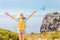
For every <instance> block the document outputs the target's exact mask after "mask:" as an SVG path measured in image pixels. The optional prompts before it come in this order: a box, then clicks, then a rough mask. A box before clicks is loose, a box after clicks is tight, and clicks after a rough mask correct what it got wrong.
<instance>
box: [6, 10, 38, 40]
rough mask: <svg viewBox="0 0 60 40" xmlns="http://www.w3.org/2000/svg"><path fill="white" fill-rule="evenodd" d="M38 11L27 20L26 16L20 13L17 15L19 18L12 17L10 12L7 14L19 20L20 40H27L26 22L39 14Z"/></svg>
mask: <svg viewBox="0 0 60 40" xmlns="http://www.w3.org/2000/svg"><path fill="white" fill-rule="evenodd" d="M37 11H38V10H35V11H33V12H32V13H31V14H30V15H29V16H28V18H26V17H25V16H24V14H23V13H20V14H18V15H17V18H15V17H13V16H12V15H10V14H9V13H8V12H5V14H6V15H7V16H9V17H11V18H12V19H14V20H17V22H18V36H19V40H24V39H25V27H26V25H25V24H26V21H27V20H28V19H29V18H30V17H31V16H32V15H33V14H35V13H36V12H37Z"/></svg>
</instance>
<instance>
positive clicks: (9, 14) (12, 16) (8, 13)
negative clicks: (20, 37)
mask: <svg viewBox="0 0 60 40" xmlns="http://www.w3.org/2000/svg"><path fill="white" fill-rule="evenodd" d="M5 14H6V15H7V16H9V17H10V18H12V19H14V20H15V18H14V16H12V15H10V14H9V13H8V12H5Z"/></svg>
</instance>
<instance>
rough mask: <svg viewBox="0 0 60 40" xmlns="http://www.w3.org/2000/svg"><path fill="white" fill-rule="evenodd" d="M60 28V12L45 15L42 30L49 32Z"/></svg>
mask: <svg viewBox="0 0 60 40" xmlns="http://www.w3.org/2000/svg"><path fill="white" fill-rule="evenodd" d="M59 29H60V13H58V12H54V13H48V14H46V15H45V17H44V19H43V21H42V25H41V29H40V32H49V31H54V30H59Z"/></svg>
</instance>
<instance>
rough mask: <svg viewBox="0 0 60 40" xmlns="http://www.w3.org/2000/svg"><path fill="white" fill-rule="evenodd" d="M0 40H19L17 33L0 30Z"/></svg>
mask: <svg viewBox="0 0 60 40" xmlns="http://www.w3.org/2000/svg"><path fill="white" fill-rule="evenodd" d="M0 40H19V39H18V35H17V33H14V32H11V31H9V30H5V29H0Z"/></svg>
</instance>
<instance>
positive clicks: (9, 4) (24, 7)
mask: <svg viewBox="0 0 60 40" xmlns="http://www.w3.org/2000/svg"><path fill="white" fill-rule="evenodd" d="M42 6H45V11H40V10H39V11H38V13H40V12H53V11H60V0H0V15H4V12H5V11H8V12H10V13H11V14H12V15H16V14H18V13H20V12H23V13H24V14H26V15H28V14H30V13H31V12H32V11H33V10H35V9H37V8H41V7H42ZM40 14H41V15H43V14H42V13H40ZM36 15H39V14H36Z"/></svg>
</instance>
